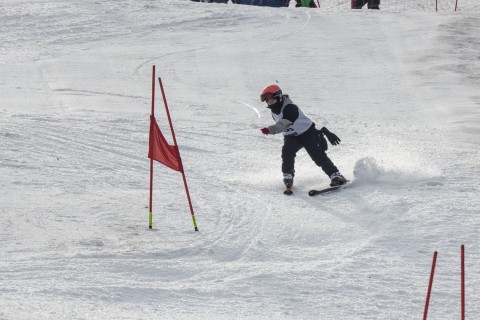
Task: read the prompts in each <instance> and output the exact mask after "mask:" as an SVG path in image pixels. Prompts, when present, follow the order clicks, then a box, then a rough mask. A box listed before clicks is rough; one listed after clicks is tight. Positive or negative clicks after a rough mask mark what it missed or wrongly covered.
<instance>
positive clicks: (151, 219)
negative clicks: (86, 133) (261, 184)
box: [148, 65, 155, 229]
mask: <svg viewBox="0 0 480 320" xmlns="http://www.w3.org/2000/svg"><path fill="white" fill-rule="evenodd" d="M154 113H155V65H154V66H153V68H152V113H151V117H150V122H151V121H152V116H154V115H155V114H154ZM151 126H152V124H151V123H150V127H151ZM149 147H150V146H149ZM152 198H153V159H152V158H150V203H149V209H148V210H149V211H148V228H149V229H152V227H153V214H152V212H153V209H152V207H153V205H152Z"/></svg>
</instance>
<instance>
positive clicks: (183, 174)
mask: <svg viewBox="0 0 480 320" xmlns="http://www.w3.org/2000/svg"><path fill="white" fill-rule="evenodd" d="M158 82H159V83H160V90H161V91H162V97H163V102H164V104H165V110H166V111H167V117H168V123H169V124H170V131H171V132H172V137H173V143H174V145H175V147H176V148H177V150H178V145H177V139H176V138H175V131H174V130H173V125H172V119H171V118H170V112H169V111H168V104H167V98H166V97H165V91H164V90H163V84H162V79H160V78H158ZM178 154H180V150H178ZM181 161H182V159H181V157H180V164H181ZM181 167H182V170H181V171H180V172H181V173H182V177H183V184H184V185H185V192H186V193H187V199H188V205H189V206H190V214H191V215H192V220H193V226H194V227H195V231H198V227H197V222H196V220H195V214H194V212H193V206H192V200H191V199H190V192H188V185H187V178H186V177H185V171H184V170H183V165H182V166H181Z"/></svg>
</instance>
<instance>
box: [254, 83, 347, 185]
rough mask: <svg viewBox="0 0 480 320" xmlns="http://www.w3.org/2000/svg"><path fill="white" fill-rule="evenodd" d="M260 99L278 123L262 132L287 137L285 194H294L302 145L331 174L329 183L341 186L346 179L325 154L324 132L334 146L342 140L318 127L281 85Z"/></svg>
mask: <svg viewBox="0 0 480 320" xmlns="http://www.w3.org/2000/svg"><path fill="white" fill-rule="evenodd" d="M260 100H261V101H262V102H266V103H267V107H268V108H269V109H270V111H271V112H272V118H273V120H275V122H276V123H275V124H274V125H273V126H270V127H266V128H262V129H260V131H262V133H263V134H265V135H269V134H278V133H282V134H283V136H284V140H283V141H284V143H283V148H282V172H283V183H284V184H285V187H286V190H285V194H292V186H293V177H294V176H295V157H296V155H297V152H298V151H300V149H302V148H305V150H306V151H307V152H308V154H309V155H310V158H312V160H313V161H314V162H315V164H316V165H317V166H319V167H321V168H322V170H323V172H325V173H326V174H327V176H329V177H330V179H331V181H330V186H332V187H334V186H341V185H343V184H345V183H346V182H347V180H346V179H345V178H344V177H343V176H342V175H341V174H340V172H339V171H338V169H337V167H336V166H335V165H334V164H333V162H332V161H331V160H330V159H329V158H328V156H327V154H326V153H325V151H327V149H328V145H327V141H326V140H325V138H324V135H325V136H326V137H327V139H328V141H330V143H331V144H332V145H337V144H339V143H340V139H339V138H338V137H337V136H336V135H335V134H333V133H331V132H330V131H328V129H327V128H325V127H323V128H322V129H321V130H317V129H316V128H315V123H314V122H313V121H312V120H311V119H310V118H308V117H307V116H306V115H305V114H304V113H303V112H302V110H301V109H300V108H299V107H298V106H297V105H295V104H293V102H292V100H290V97H289V96H288V95H284V94H282V90H281V89H280V87H279V86H277V85H275V84H272V85H270V86H268V87H266V88H265V89H263V91H262V94H261V95H260Z"/></svg>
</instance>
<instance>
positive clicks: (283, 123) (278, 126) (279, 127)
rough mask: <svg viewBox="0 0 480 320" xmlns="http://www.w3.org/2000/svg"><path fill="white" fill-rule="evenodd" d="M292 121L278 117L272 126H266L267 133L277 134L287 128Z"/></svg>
mask: <svg viewBox="0 0 480 320" xmlns="http://www.w3.org/2000/svg"><path fill="white" fill-rule="evenodd" d="M292 123H293V122H292V121H290V120H287V119H280V120H279V121H278V122H277V123H275V124H274V125H273V126H270V127H268V131H269V132H268V134H278V133H282V132H283V131H285V130H287V129H288V127H290V125H291V124H292Z"/></svg>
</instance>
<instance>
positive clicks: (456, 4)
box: [455, 0, 458, 11]
mask: <svg viewBox="0 0 480 320" xmlns="http://www.w3.org/2000/svg"><path fill="white" fill-rule="evenodd" d="M457 6H458V0H456V1H455V11H457Z"/></svg>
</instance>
